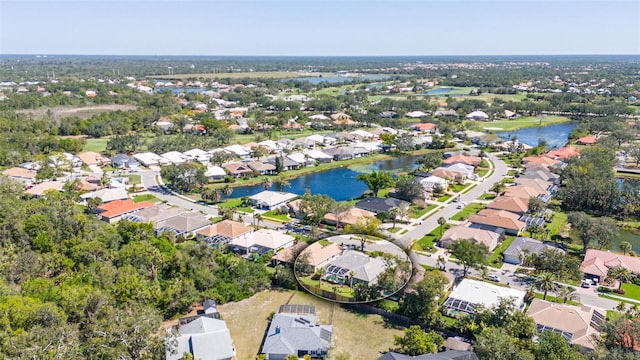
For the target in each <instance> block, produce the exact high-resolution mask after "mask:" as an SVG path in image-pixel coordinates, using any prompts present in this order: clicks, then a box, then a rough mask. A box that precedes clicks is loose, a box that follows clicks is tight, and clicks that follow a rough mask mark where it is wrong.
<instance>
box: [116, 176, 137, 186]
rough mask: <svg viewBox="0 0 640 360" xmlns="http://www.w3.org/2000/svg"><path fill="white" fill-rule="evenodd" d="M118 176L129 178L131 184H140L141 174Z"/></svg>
mask: <svg viewBox="0 0 640 360" xmlns="http://www.w3.org/2000/svg"><path fill="white" fill-rule="evenodd" d="M116 177H123V178H128V179H129V185H140V182H141V179H140V175H135V174H131V175H122V176H120V175H118V176H116Z"/></svg>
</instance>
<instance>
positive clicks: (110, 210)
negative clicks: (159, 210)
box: [96, 199, 154, 223]
mask: <svg viewBox="0 0 640 360" xmlns="http://www.w3.org/2000/svg"><path fill="white" fill-rule="evenodd" d="M153 205H154V204H153V203H152V202H150V201H141V202H138V203H136V202H133V200H131V199H126V200H114V201H111V202H108V203H105V204H102V205H100V206H98V207H97V209H96V211H97V214H98V216H99V217H100V219H101V220H102V221H106V222H108V223H113V222H116V221H118V220H120V219H121V218H122V217H124V216H126V215H128V214H131V213H133V212H136V211H138V210H142V209H145V208H148V207H151V206H153Z"/></svg>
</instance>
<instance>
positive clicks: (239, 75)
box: [147, 71, 335, 80]
mask: <svg viewBox="0 0 640 360" xmlns="http://www.w3.org/2000/svg"><path fill="white" fill-rule="evenodd" d="M319 75H322V76H335V75H334V74H331V73H312V74H309V73H306V74H305V73H299V72H288V71H239V72H230V73H201V74H173V75H151V76H147V77H148V78H151V79H164V80H187V79H244V78H252V79H287V78H297V77H307V76H319Z"/></svg>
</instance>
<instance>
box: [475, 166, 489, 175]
mask: <svg viewBox="0 0 640 360" xmlns="http://www.w3.org/2000/svg"><path fill="white" fill-rule="evenodd" d="M489 171H490V170H489V169H488V168H487V169H479V170H476V175H478V177H484V176H485V175H487V174H488V173H489Z"/></svg>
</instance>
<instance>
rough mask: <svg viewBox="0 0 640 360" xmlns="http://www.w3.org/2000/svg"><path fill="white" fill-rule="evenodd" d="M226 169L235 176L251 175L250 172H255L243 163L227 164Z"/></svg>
mask: <svg viewBox="0 0 640 360" xmlns="http://www.w3.org/2000/svg"><path fill="white" fill-rule="evenodd" d="M224 169H225V170H226V171H227V172H228V173H229V175H231V176H233V177H235V178H239V177H243V176H249V174H251V173H253V170H251V169H250V168H249V167H248V166H247V165H245V164H243V163H230V164H226V165H225V166H224Z"/></svg>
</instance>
